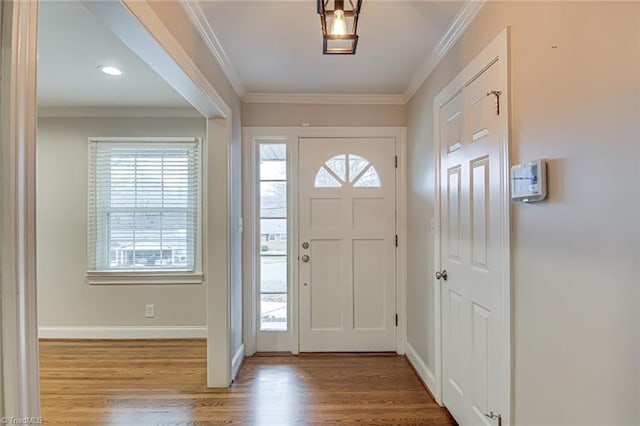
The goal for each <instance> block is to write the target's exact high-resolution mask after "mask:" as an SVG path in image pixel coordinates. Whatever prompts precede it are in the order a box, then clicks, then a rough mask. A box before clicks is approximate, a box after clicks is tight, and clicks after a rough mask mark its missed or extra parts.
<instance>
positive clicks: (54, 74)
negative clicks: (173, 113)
mask: <svg viewBox="0 0 640 426" xmlns="http://www.w3.org/2000/svg"><path fill="white" fill-rule="evenodd" d="M38 43H39V44H38V106H39V107H41V108H57V107H65V108H86V107H91V108H105V107H108V108H112V107H127V108H150V107H153V108H160V107H161V108H190V107H191V106H190V105H189V104H188V103H187V102H186V101H185V100H184V99H183V98H182V97H181V96H180V95H179V94H178V93H177V92H176V91H175V90H174V89H173V88H172V87H171V86H169V85H168V84H167V83H166V82H165V81H164V80H163V79H162V78H161V77H160V76H158V75H157V74H156V73H155V72H154V71H153V70H152V69H151V68H150V67H149V66H148V65H147V64H146V63H145V62H143V61H142V60H141V59H140V58H139V57H138V56H137V55H135V54H134V53H133V52H131V50H129V48H127V47H126V46H125V45H124V44H123V43H122V42H121V41H120V39H118V38H117V37H116V36H115V35H114V34H113V33H112V32H111V31H110V30H109V29H107V28H106V27H105V26H104V25H103V24H102V23H101V22H100V21H98V19H97V18H95V17H94V16H93V15H92V14H91V12H89V10H88V9H86V8H85V7H84V6H83V5H82V3H80V2H79V1H77V0H73V1H68V0H65V1H51V0H49V1H42V2H40V5H39V23H38ZM100 65H115V66H117V67H118V68H120V69H121V70H122V72H123V74H122V75H121V76H119V77H113V76H108V75H106V74H103V73H102V72H100V71H99V70H98V69H97V67H98V66H100Z"/></svg>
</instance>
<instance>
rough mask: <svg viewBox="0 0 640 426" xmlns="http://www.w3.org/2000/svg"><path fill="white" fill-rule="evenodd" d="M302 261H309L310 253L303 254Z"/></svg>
mask: <svg viewBox="0 0 640 426" xmlns="http://www.w3.org/2000/svg"><path fill="white" fill-rule="evenodd" d="M302 261H303V262H304V263H307V262H308V261H309V256H308V255H306V254H305V255H303V256H302Z"/></svg>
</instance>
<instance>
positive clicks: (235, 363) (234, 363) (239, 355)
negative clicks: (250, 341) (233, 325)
mask: <svg viewBox="0 0 640 426" xmlns="http://www.w3.org/2000/svg"><path fill="white" fill-rule="evenodd" d="M243 362H244V343H243V344H241V345H240V347H239V348H238V350H237V351H236V353H235V354H234V355H233V359H232V360H231V381H233V380H235V378H236V376H237V375H238V371H240V367H242V363H243Z"/></svg>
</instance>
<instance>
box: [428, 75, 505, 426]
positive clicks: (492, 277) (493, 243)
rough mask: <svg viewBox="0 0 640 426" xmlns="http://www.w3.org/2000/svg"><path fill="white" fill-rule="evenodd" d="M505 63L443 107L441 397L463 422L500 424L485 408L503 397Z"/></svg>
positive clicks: (498, 407)
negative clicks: (499, 93)
mask: <svg viewBox="0 0 640 426" xmlns="http://www.w3.org/2000/svg"><path fill="white" fill-rule="evenodd" d="M500 70H501V68H500V67H499V66H498V64H497V63H494V64H493V65H491V66H490V67H489V68H488V69H486V70H485V71H484V72H483V73H482V74H480V75H479V76H477V77H476V78H475V79H474V80H473V81H472V82H471V83H469V84H468V85H465V86H464V88H463V89H462V90H461V91H460V92H459V93H458V94H457V95H456V96H455V97H453V98H452V99H451V100H449V101H448V102H447V103H446V104H445V105H443V106H442V107H441V109H440V148H441V149H440V164H441V168H440V188H441V190H440V194H441V198H440V208H441V215H440V217H441V247H440V250H441V270H446V272H447V279H446V280H445V279H444V278H442V279H441V280H440V284H441V286H442V287H441V288H442V292H441V294H442V298H441V301H442V348H443V351H442V356H443V358H442V371H443V401H444V404H445V406H446V407H447V408H448V409H449V411H450V412H451V414H452V415H453V416H454V418H455V419H456V420H457V421H458V423H459V424H461V425H471V424H474V425H475V424H487V425H489V424H498V423H497V420H498V419H497V418H494V419H489V418H488V417H487V416H486V414H488V413H490V412H491V411H494V412H496V413H499V412H500V411H502V410H503V409H504V403H505V401H506V397H505V395H504V389H505V385H504V382H505V370H506V368H505V366H506V365H507V361H508V360H507V359H505V353H506V352H507V351H506V350H505V346H506V345H507V343H506V342H505V339H504V336H505V333H504V332H503V330H504V329H503V328H502V327H504V326H505V325H504V324H506V323H508V321H509V318H505V315H504V310H503V309H502V304H501V301H502V294H501V292H502V291H503V288H504V284H505V280H508V277H505V276H503V271H504V265H503V262H504V259H505V255H504V253H505V251H507V252H508V250H509V247H508V245H505V243H504V238H503V226H502V225H503V224H504V223H505V222H504V221H506V220H508V218H507V217H505V216H506V215H505V214H504V211H505V208H504V206H503V199H504V198H503V191H506V190H507V188H506V187H505V186H506V184H505V183H504V182H505V180H504V174H505V173H506V172H507V171H506V170H505V167H504V161H503V160H504V158H503V156H504V151H503V144H504V142H505V141H504V138H505V137H506V132H505V131H504V129H506V121H505V120H506V118H505V114H504V112H503V114H502V115H499V114H498V110H497V102H496V100H497V99H496V95H495V94H492V91H502V93H504V91H505V88H504V87H503V86H502V85H503V84H504V83H503V81H504V79H502V78H501V75H500V72H501V71H500ZM504 104H505V102H503V105H502V108H503V110H504V108H505V105H504Z"/></svg>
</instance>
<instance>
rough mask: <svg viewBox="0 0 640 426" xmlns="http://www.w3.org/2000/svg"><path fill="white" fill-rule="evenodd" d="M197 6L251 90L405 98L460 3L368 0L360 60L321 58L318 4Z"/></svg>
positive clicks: (301, 0)
mask: <svg viewBox="0 0 640 426" xmlns="http://www.w3.org/2000/svg"><path fill="white" fill-rule="evenodd" d="M198 3H199V6H200V8H201V9H202V12H204V16H205V17H206V19H207V20H208V21H209V23H210V26H211V28H212V29H213V31H214V33H215V36H216V37H217V39H218V40H219V42H220V45H221V46H222V49H223V50H224V52H226V54H227V56H228V58H229V60H230V62H231V65H232V67H233V68H234V69H235V71H236V73H237V75H238V76H239V78H240V80H241V82H242V85H243V86H244V87H245V89H246V91H247V92H248V93H349V94H402V93H403V92H404V91H405V89H406V88H407V86H408V84H409V82H410V81H411V79H412V77H413V75H414V74H415V73H416V72H417V71H418V69H419V68H420V66H421V65H422V63H423V62H424V61H425V59H426V58H427V56H428V55H429V54H430V53H431V51H432V50H433V49H434V48H435V47H436V45H437V44H438V42H439V41H440V40H441V39H442V38H443V36H444V35H445V33H446V32H447V30H448V29H449V27H450V26H451V25H452V22H453V21H454V18H455V17H456V15H457V14H458V12H459V11H460V10H461V8H462V7H463V6H464V4H465V2H462V1H424V0H423V1H404V0H390V1H389V0H387V1H379V0H364V1H363V4H362V12H361V15H360V19H359V21H358V34H359V36H360V39H359V42H358V49H357V53H356V54H355V55H344V56H343V55H323V54H322V32H321V29H320V18H319V15H318V14H317V13H316V2H315V1H314V0H298V1H271V0H269V1H264V0H262V1H244V0H234V1H219V0H216V1H203V0H200V1H199V2H198Z"/></svg>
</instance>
